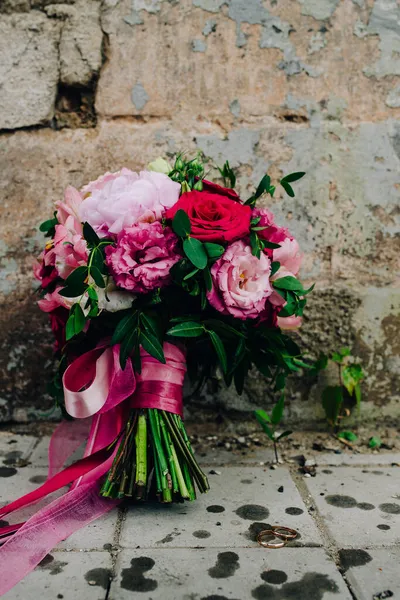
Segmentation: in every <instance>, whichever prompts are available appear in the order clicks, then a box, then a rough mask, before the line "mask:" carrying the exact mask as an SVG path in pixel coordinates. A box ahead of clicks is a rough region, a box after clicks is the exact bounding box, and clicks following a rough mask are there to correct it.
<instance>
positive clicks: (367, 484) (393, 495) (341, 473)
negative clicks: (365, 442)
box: [305, 467, 400, 548]
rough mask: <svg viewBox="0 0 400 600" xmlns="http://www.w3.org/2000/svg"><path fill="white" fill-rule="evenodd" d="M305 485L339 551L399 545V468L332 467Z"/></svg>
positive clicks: (310, 479)
mask: <svg viewBox="0 0 400 600" xmlns="http://www.w3.org/2000/svg"><path fill="white" fill-rule="evenodd" d="M305 481H306V485H307V487H308V489H309V490H310V493H311V495H312V497H313V499H314V501H315V504H316V505H317V508H318V510H319V512H320V514H321V515H322V517H323V518H324V520H325V524H326V526H327V527H328V529H329V532H330V534H331V536H332V537H333V538H334V540H335V541H336V543H337V544H338V545H339V546H340V547H353V548H367V547H369V546H380V545H391V544H397V543H400V469H399V467H389V468H388V467H384V468H380V469H374V468H371V469H362V468H358V467H353V468H351V469H349V468H348V467H333V468H332V469H323V470H319V471H318V474H317V476H316V477H312V478H309V479H305Z"/></svg>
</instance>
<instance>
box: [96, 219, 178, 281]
mask: <svg viewBox="0 0 400 600" xmlns="http://www.w3.org/2000/svg"><path fill="white" fill-rule="evenodd" d="M105 252H106V257H107V258H106V262H107V265H108V267H109V269H110V271H111V273H112V275H113V277H114V280H115V283H116V284H117V285H118V286H119V287H121V288H124V289H126V290H129V291H132V292H148V291H149V290H153V289H154V288H157V287H162V286H164V285H166V284H168V283H169V281H170V274H169V271H170V269H171V267H172V266H173V265H174V264H175V263H176V262H177V261H178V260H179V259H180V258H181V256H180V254H179V251H178V238H177V236H176V235H175V234H174V233H173V231H172V229H170V228H169V227H166V228H165V229H163V227H162V225H161V223H159V222H158V221H155V222H154V223H138V224H137V225H135V226H134V227H128V228H127V229H123V230H122V231H121V232H120V233H119V235H118V241H117V245H116V246H107V247H106V250H105Z"/></svg>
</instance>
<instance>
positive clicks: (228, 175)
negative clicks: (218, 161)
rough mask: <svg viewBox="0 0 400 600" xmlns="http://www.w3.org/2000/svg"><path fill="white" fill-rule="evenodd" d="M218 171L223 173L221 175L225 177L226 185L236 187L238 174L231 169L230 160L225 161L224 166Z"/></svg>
mask: <svg viewBox="0 0 400 600" xmlns="http://www.w3.org/2000/svg"><path fill="white" fill-rule="evenodd" d="M218 171H219V172H220V173H221V177H223V179H224V186H225V187H229V188H234V187H235V185H236V175H235V173H234V172H233V170H232V169H231V167H230V165H229V162H228V161H225V163H224V166H223V167H218Z"/></svg>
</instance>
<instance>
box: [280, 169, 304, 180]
mask: <svg viewBox="0 0 400 600" xmlns="http://www.w3.org/2000/svg"><path fill="white" fill-rule="evenodd" d="M304 175H305V172H304V171H297V172H296V173H290V174H289V175H285V177H283V178H282V179H281V183H282V181H287V182H288V183H293V181H298V180H299V179H301V178H302V177H304Z"/></svg>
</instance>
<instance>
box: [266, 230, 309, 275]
mask: <svg viewBox="0 0 400 600" xmlns="http://www.w3.org/2000/svg"><path fill="white" fill-rule="evenodd" d="M280 246H281V247H280V248H276V249H275V250H273V252H272V256H273V260H274V261H278V262H280V264H281V268H282V267H283V268H284V269H286V270H287V271H290V272H291V274H292V275H293V276H296V275H297V273H298V272H299V270H300V266H301V262H302V260H303V255H302V254H301V252H300V247H299V244H298V242H297V240H295V239H294V238H291V237H287V238H286V239H285V240H283V242H280ZM281 276H282V275H281Z"/></svg>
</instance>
